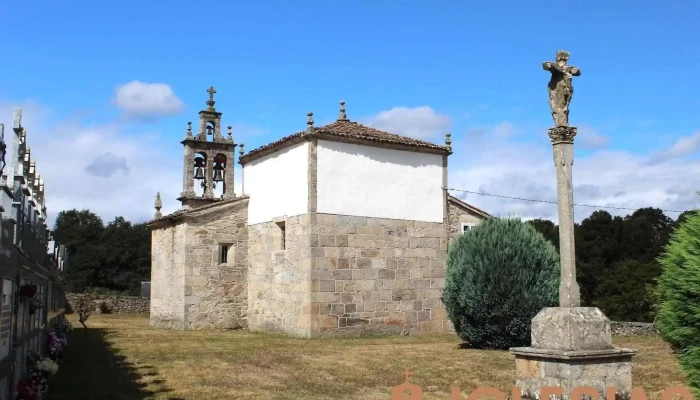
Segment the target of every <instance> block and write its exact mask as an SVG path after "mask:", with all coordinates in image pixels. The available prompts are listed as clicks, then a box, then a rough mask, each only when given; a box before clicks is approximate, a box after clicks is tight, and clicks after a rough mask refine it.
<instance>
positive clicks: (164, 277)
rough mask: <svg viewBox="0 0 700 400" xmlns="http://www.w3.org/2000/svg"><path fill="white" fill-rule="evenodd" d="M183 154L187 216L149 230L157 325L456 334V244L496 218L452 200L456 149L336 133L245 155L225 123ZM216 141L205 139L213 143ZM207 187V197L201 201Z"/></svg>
mask: <svg viewBox="0 0 700 400" xmlns="http://www.w3.org/2000/svg"><path fill="white" fill-rule="evenodd" d="M210 89H211V91H210V99H209V101H208V102H207V105H208V107H207V108H206V109H205V110H202V111H201V112H200V113H199V126H198V129H197V131H196V132H193V131H192V129H191V125H190V128H189V129H188V130H187V134H186V137H185V139H184V140H183V141H182V144H183V145H184V153H185V157H184V166H183V191H182V193H181V196H180V198H179V200H180V201H181V202H182V209H181V210H179V211H176V212H173V213H171V214H169V215H166V216H162V215H161V213H160V208H161V201H160V195H159V196H158V198H157V201H156V209H157V212H156V218H155V219H154V220H152V221H151V222H149V227H150V229H151V231H152V252H151V259H152V266H151V285H152V288H151V325H152V326H155V327H167V328H172V329H212V328H248V329H250V330H257V331H269V332H283V333H287V334H290V335H294V336H300V337H319V336H340V335H359V334H363V333H388V334H402V333H411V334H414V333H423V332H445V331H451V330H452V329H453V328H452V325H451V322H450V321H449V319H448V317H447V314H446V312H445V308H444V306H443V304H442V301H441V296H442V289H443V286H444V277H445V255H446V252H447V246H448V241H449V240H450V238H452V237H455V236H457V235H459V234H461V232H463V231H464V230H465V229H470V227H472V226H474V225H476V224H478V223H480V222H481V221H483V220H484V219H486V218H489V217H490V216H489V214H487V213H486V212H484V211H482V210H480V209H478V208H476V207H474V206H472V205H469V204H467V203H465V202H463V201H461V200H459V199H456V198H454V197H452V196H450V195H448V193H447V190H446V187H447V159H448V156H449V155H450V154H452V148H451V146H450V142H449V135H448V139H447V140H446V144H445V145H438V144H433V143H429V142H425V141H422V140H417V139H413V138H409V137H405V136H400V135H396V134H392V133H388V132H383V131H379V130H377V129H373V128H369V127H366V126H363V125H360V124H358V123H356V122H353V121H350V120H349V119H348V118H347V116H346V114H345V105H344V103H341V110H340V116H339V117H338V119H337V121H335V122H333V123H331V124H329V125H326V126H321V127H315V126H314V123H313V115H312V114H311V113H309V115H308V121H307V129H306V130H303V131H300V132H297V133H294V134H292V135H290V136H287V137H284V138H282V139H280V140H277V141H275V142H273V143H270V144H268V145H265V146H262V147H260V148H258V149H255V150H253V151H250V152H248V153H247V154H245V153H244V151H243V145H240V157H239V163H240V164H241V166H242V168H243V172H242V176H243V182H242V186H243V190H242V192H243V194H242V195H241V196H238V197H237V196H236V195H235V194H234V191H233V185H234V171H233V165H234V163H233V160H234V152H235V148H236V146H238V145H237V144H235V143H234V141H233V137H232V132H231V130H230V129H231V128H230V127H229V131H228V136H227V137H224V136H223V135H222V133H221V126H222V125H221V115H222V114H221V113H220V112H218V111H217V110H216V109H215V108H214V99H213V93H214V91H213V88H210ZM208 136H209V137H211V140H207V137H208ZM200 188H201V189H200Z"/></svg>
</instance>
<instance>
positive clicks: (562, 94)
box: [542, 50, 581, 126]
mask: <svg viewBox="0 0 700 400" xmlns="http://www.w3.org/2000/svg"><path fill="white" fill-rule="evenodd" d="M567 61H569V52H568V51H565V50H559V51H557V58H556V61H555V62H551V61H545V62H543V63H542V69H544V70H545V71H549V72H551V73H552V79H550V81H549V86H548V89H549V107H550V108H551V109H552V118H553V119H554V126H569V103H571V97H572V96H573V95H574V86H573V85H572V82H571V81H572V78H573V77H574V76H580V75H581V70H580V69H578V68H577V67H573V66H571V65H566V63H567Z"/></svg>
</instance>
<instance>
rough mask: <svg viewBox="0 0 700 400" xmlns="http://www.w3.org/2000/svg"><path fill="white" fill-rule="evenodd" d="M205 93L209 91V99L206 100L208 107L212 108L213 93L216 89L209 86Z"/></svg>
mask: <svg viewBox="0 0 700 400" xmlns="http://www.w3.org/2000/svg"><path fill="white" fill-rule="evenodd" d="M207 93H209V100H207V106H209V108H210V109H214V103H216V101H214V93H216V89H214V86H209V89H207Z"/></svg>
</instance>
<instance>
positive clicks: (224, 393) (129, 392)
mask: <svg viewBox="0 0 700 400" xmlns="http://www.w3.org/2000/svg"><path fill="white" fill-rule="evenodd" d="M69 320H70V321H71V322H72V323H73V326H74V327H75V329H74V330H73V331H72V332H70V333H69V342H68V344H69V346H68V348H67V352H66V362H65V364H64V365H62V366H61V369H60V370H59V372H58V373H57V374H56V376H54V377H52V380H51V384H50V387H51V389H50V391H49V393H48V394H47V396H46V397H45V398H46V399H48V400H59V399H61V400H63V399H65V400H68V399H70V400H82V399H85V400H88V399H89V400H95V399H98V400H109V399H171V400H176V399H188V400H189V399H206V400H216V399H357V400H360V399H361V400H374V399H377V400H379V399H381V400H388V399H390V398H391V387H392V386H393V385H396V384H398V383H400V382H401V381H402V375H401V374H402V371H403V369H404V368H409V369H410V370H411V371H412V372H413V373H414V375H413V376H412V377H411V381H412V382H414V383H416V384H419V385H421V386H423V390H424V394H423V398H424V399H441V400H448V399H450V387H451V386H453V385H457V386H459V387H460V388H461V389H462V396H463V398H465V399H466V396H467V394H469V393H470V392H471V391H472V390H473V389H474V388H476V387H477V386H496V387H498V388H499V389H500V390H501V391H503V392H504V393H509V391H510V389H511V387H512V386H513V384H514V383H515V362H514V359H513V357H512V356H511V355H510V354H508V352H507V351H480V350H471V349H461V348H460V346H459V345H460V340H459V338H457V337H456V336H454V335H431V336H420V337H419V336H417V337H410V336H409V337H391V338H373V339H325V340H305V339H294V338H289V337H286V336H282V335H274V334H262V333H249V332H245V331H233V332H231V331H229V332H192V331H188V332H178V331H167V330H159V329H152V328H150V327H149V326H148V317H147V316H134V315H123V314H122V315H119V314H113V315H93V316H91V317H90V319H89V320H88V322H87V325H88V328H89V329H83V328H82V326H80V325H79V324H78V323H77V320H76V318H75V317H74V316H73V315H70V316H69ZM615 342H616V344H617V345H619V346H625V347H632V348H636V349H638V350H639V353H638V355H637V356H636V357H635V358H634V371H633V373H634V385H635V386H642V387H644V389H645V390H646V393H647V395H648V396H649V398H650V399H657V398H659V395H660V391H661V390H663V389H664V388H666V387H669V386H676V385H685V382H684V380H683V378H682V375H681V372H680V370H679V368H678V363H677V362H676V360H675V359H674V357H673V356H672V355H671V352H670V350H669V348H668V346H667V345H666V344H665V343H664V342H662V341H661V340H660V339H659V338H655V337H634V338H616V340H615Z"/></svg>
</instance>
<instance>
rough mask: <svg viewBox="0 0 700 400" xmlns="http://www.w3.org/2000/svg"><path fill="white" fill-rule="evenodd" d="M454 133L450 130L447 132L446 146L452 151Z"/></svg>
mask: <svg viewBox="0 0 700 400" xmlns="http://www.w3.org/2000/svg"><path fill="white" fill-rule="evenodd" d="M451 137H452V134H451V133H450V132H447V133H446V134H445V146H447V150H449V151H452V139H451Z"/></svg>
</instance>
